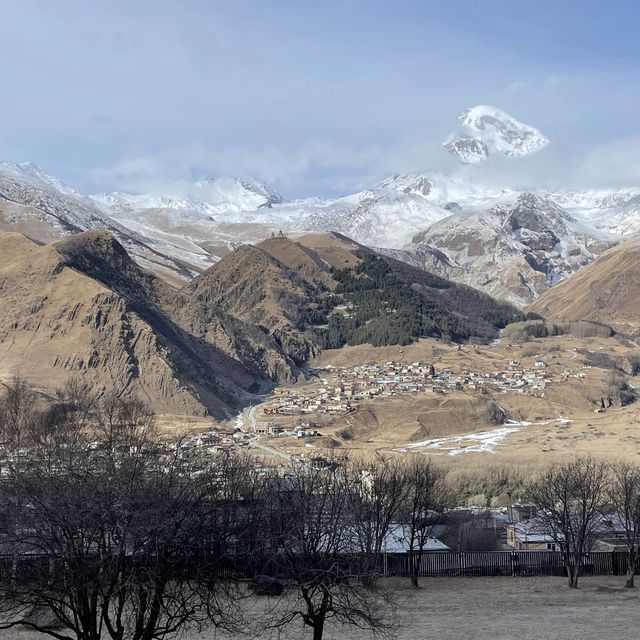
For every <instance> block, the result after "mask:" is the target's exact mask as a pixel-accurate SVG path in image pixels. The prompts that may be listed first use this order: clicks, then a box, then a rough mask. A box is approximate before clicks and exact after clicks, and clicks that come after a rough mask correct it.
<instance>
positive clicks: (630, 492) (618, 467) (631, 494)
mask: <svg viewBox="0 0 640 640" xmlns="http://www.w3.org/2000/svg"><path fill="white" fill-rule="evenodd" d="M608 498H609V503H610V505H611V507H612V508H613V510H614V511H615V514H613V516H612V517H613V518H614V520H613V522H615V523H618V522H619V524H620V525H621V527H622V529H623V531H624V542H625V545H626V547H627V554H628V563H627V576H626V581H625V585H624V586H625V587H628V588H632V587H633V586H634V579H635V575H636V570H637V567H638V561H639V560H640V468H638V466H636V465H634V464H631V463H629V462H618V463H616V464H614V465H612V467H611V480H610V484H609V491H608Z"/></svg>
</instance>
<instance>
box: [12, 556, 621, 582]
mask: <svg viewBox="0 0 640 640" xmlns="http://www.w3.org/2000/svg"><path fill="white" fill-rule="evenodd" d="M212 560H213V559H208V562H207V563H206V566H209V567H211V570H212V571H213V572H215V573H217V574H218V575H219V576H220V577H225V578H228V579H246V578H252V577H253V576H255V575H257V574H261V573H264V574H267V575H272V576H277V577H281V578H286V577H287V575H286V574H287V573H289V572H290V569H289V568H288V567H287V566H286V565H283V564H282V563H280V562H278V560H277V559H275V558H273V557H271V558H269V557H264V556H263V557H256V556H255V555H247V556H227V557H225V558H218V559H215V560H213V561H212ZM322 560H323V558H322V557H319V558H316V559H315V560H314V559H312V558H309V559H307V561H308V562H309V563H310V564H309V566H307V569H309V570H317V569H320V568H321V567H319V566H318V565H317V564H316V563H319V564H320V565H322V564H323V562H322ZM326 560H327V561H328V560H329V559H326ZM330 561H331V564H332V565H335V563H336V562H338V563H339V564H340V565H341V566H342V568H343V569H344V570H345V571H346V572H347V573H352V575H358V573H359V571H360V569H361V564H362V561H363V558H362V557H360V556H358V555H356V554H354V555H347V556H344V557H341V558H339V559H338V558H335V557H332V558H331V559H330ZM417 561H418V558H417V557H416V556H413V557H410V556H408V555H407V554H400V553H398V554H393V553H384V554H382V555H381V556H379V557H378V558H377V559H376V558H375V557H373V558H372V557H370V556H369V557H367V559H366V563H367V566H368V567H369V569H372V570H374V571H375V572H376V573H378V574H379V575H383V576H409V575H410V574H411V566H412V563H415V562H417ZM60 562H62V560H60V559H55V560H54V559H50V558H48V557H46V556H44V555H42V556H38V555H31V556H30V555H22V556H0V580H6V579H16V578H17V579H20V578H28V577H29V576H35V575H43V574H52V573H55V572H56V567H57V566H58V564H59V563H60ZM203 564H205V563H203ZM627 566H628V555H627V553H626V552H623V551H614V552H606V551H597V552H592V553H588V554H585V555H584V557H583V558H582V560H581V573H582V575H598V576H601V575H614V576H615V575H624V574H625V573H626V571H627ZM350 568H352V571H350V570H349V569H350ZM418 575H419V576H421V577H438V576H450V577H454V576H487V577H488V576H562V575H565V567H564V560H563V557H562V554H561V553H560V552H558V551H462V552H453V551H446V552H424V553H423V554H422V555H421V557H420V558H419V566H418Z"/></svg>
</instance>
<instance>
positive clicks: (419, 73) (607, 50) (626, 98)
mask: <svg viewBox="0 0 640 640" xmlns="http://www.w3.org/2000/svg"><path fill="white" fill-rule="evenodd" d="M639 19H640V5H638V4H637V3H635V2H629V1H617V2H616V1H613V2H611V1H610V2H596V1H592V0H581V2H576V1H575V0H573V1H569V0H564V1H563V0H559V1H558V0H556V2H546V1H544V0H543V1H537V2H533V1H530V2H525V1H523V0H511V1H509V2H507V1H503V0H494V1H491V2H489V1H485V0H475V1H473V2H472V1H467V0H454V1H451V0H450V1H449V2H445V1H442V2H431V1H428V0H423V1H422V2H420V1H413V0H406V1H403V0H395V1H390V0H388V1H386V2H382V1H378V0H369V1H364V0H340V1H332V0H324V1H322V2H320V1H315V2H311V1H306V0H289V1H285V0H233V1H228V2H227V1H216V0H208V1H206V0H182V1H178V0H176V1H169V0H154V1H147V0H128V1H126V2H125V1H121V0H111V1H110V2H101V3H98V2H86V1H84V2H76V1H75V0H59V1H58V2H49V1H46V0H3V2H2V6H1V8H0V20H1V23H2V25H3V29H2V37H0V78H1V84H0V98H1V99H0V116H1V122H2V123H3V125H4V126H3V128H2V131H3V133H2V135H0V156H1V157H2V158H3V159H7V160H15V161H24V160H33V161H35V162H37V163H38V164H40V165H41V166H43V167H44V168H45V169H47V170H48V171H50V172H51V173H54V174H56V175H59V176H60V177H62V178H63V179H65V180H66V181H67V182H69V183H71V184H72V185H74V186H77V187H79V188H80V189H83V190H86V191H104V190H114V189H121V190H131V191H146V190H151V191H162V190H163V189H165V188H166V185H169V184H171V182H173V181H175V180H185V179H192V178H201V177H205V176H216V175H254V176H256V177H259V178H261V179H263V180H265V181H267V182H269V183H271V184H273V185H274V186H275V187H276V188H279V189H281V190H282V191H283V192H284V193H285V194H287V195H291V196H302V195H310V194H321V195H331V194H338V193H345V192H348V191H351V190H353V189H356V188H359V187H362V186H366V185H369V184H371V183H372V182H375V181H376V180H378V179H380V178H382V177H384V176H386V175H389V174H392V173H397V172H405V171H412V170H416V171H433V170H439V171H451V170H454V169H455V163H454V161H453V159H452V158H449V157H447V155H446V154H445V153H444V152H443V151H442V150H441V148H440V145H441V143H442V141H443V139H444V138H445V137H446V135H447V134H448V133H449V132H450V131H451V130H452V129H454V128H455V125H456V116H457V114H458V113H460V112H461V111H462V110H463V109H465V108H467V107H470V106H473V105H475V104H492V105H495V106H497V107H499V108H502V109H504V110H506V111H507V112H509V113H511V114H512V115H514V116H515V117H517V118H518V119H520V120H522V121H524V122H526V123H528V124H532V125H534V126H536V127H538V128H539V129H540V130H541V131H542V132H543V133H544V134H545V135H546V136H547V137H549V138H550V139H551V141H552V144H551V145H549V147H548V148H547V149H545V150H544V151H542V152H541V153H540V154H537V156H533V157H531V158H528V159H525V160H522V161H513V162H511V163H509V164H505V163H504V162H502V163H500V162H494V163H487V166H484V167H482V168H481V169H479V170H478V171H479V172H480V174H481V175H482V176H483V178H484V179H489V178H491V177H493V178H494V179H496V180H498V179H501V180H506V179H508V180H510V181H511V182H514V183H527V182H530V183H536V184H543V185H545V186H546V185H550V186H608V185H611V186H623V185H639V184H640V118H638V117H637V113H638V104H639V99H640V73H639V71H640V64H639V63H640V45H639V39H638V37H637V33H636V30H637V25H638V22H639ZM528 186H533V184H531V185H528Z"/></svg>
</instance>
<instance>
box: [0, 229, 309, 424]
mask: <svg viewBox="0 0 640 640" xmlns="http://www.w3.org/2000/svg"><path fill="white" fill-rule="evenodd" d="M208 277H210V278H212V277H214V276H212V275H211V274H208ZM198 284H199V286H200V287H202V286H203V285H202V283H198ZM194 286H198V285H196V283H195V282H194ZM200 290H201V291H202V289H200ZM185 294H187V297H190V296H189V295H188V292H184V293H183V292H179V291H176V290H175V289H173V288H172V287H170V286H168V285H167V284H166V283H164V282H163V281H162V280H160V279H159V278H158V277H156V276H154V275H153V274H151V273H149V272H147V271H145V270H143V269H141V268H140V267H139V266H138V265H137V264H136V263H135V262H133V260H131V259H130V258H129V256H128V254H127V252H126V251H125V249H124V248H123V247H122V245H121V244H120V243H119V242H118V241H117V240H116V239H115V238H114V237H113V236H112V235H111V234H109V233H106V232H103V231H94V232H85V233H82V234H78V235H74V236H71V237H69V238H66V239H64V240H60V241H57V242H54V243H50V244H47V245H44V246H40V245H37V244H35V243H33V242H32V241H30V240H28V239H27V238H25V237H24V236H22V235H19V234H15V233H1V234H0V303H1V304H2V306H3V309H4V310H5V311H4V312H3V314H2V317H1V318H0V362H2V371H0V374H2V375H12V374H16V373H19V374H20V375H24V376H26V377H28V378H29V379H30V380H32V381H33V382H34V383H36V384H38V385H40V386H42V387H44V388H45V389H52V388H54V387H55V386H56V385H59V384H60V383H61V382H63V381H64V379H65V378H69V377H72V376H74V375H79V374H80V375H82V376H83V379H85V380H86V381H87V382H89V383H91V384H92V385H94V386H96V387H98V388H115V389H117V390H118V391H120V392H122V393H125V394H127V393H131V394H135V395H138V396H140V397H143V398H146V399H148V400H149V401H150V402H151V404H152V406H153V407H154V408H155V409H156V410H157V411H159V412H163V413H191V414H204V413H210V414H212V415H215V416H217V417H229V416H231V415H233V414H234V412H235V411H236V410H237V408H238V407H239V406H242V405H243V404H246V402H247V401H248V400H250V398H251V397H252V394H253V393H255V392H257V391H259V390H260V388H261V387H262V386H264V384H266V383H268V382H269V381H271V382H273V381H276V380H284V379H290V378H291V377H293V376H294V375H296V373H297V367H296V364H295V362H294V360H293V358H292V357H290V356H289V355H287V353H286V352H285V351H286V349H285V348H283V347H282V345H281V344H280V343H279V342H278V341H277V339H276V338H275V337H274V336H272V335H270V334H269V332H268V331H267V330H265V329H264V328H263V327H262V326H259V325H257V324H255V323H251V322H247V321H245V320H243V319H242V318H240V317H236V316H234V315H233V314H232V313H227V312H225V311H224V309H222V308H221V306H220V305H214V304H212V303H211V301H210V300H208V299H207V298H206V297H205V296H203V297H200V298H199V297H198V296H195V299H193V300H191V301H190V302H189V304H188V305H185ZM196 329H197V330H196Z"/></svg>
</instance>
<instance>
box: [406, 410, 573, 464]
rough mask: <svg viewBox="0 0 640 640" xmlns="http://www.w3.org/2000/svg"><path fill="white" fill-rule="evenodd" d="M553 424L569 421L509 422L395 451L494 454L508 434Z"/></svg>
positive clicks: (411, 445) (562, 419)
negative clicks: (490, 428)
mask: <svg viewBox="0 0 640 640" xmlns="http://www.w3.org/2000/svg"><path fill="white" fill-rule="evenodd" d="M554 422H557V423H559V424H568V423H570V422H571V420H569V419H568V418H557V419H555V420H547V421H545V422H526V421H516V420H509V421H507V423H506V425H505V426H502V427H499V428H497V429H492V430H490V431H476V432H475V433H468V434H465V435H462V436H447V437H444V438H433V439H431V440H423V441H422V442H412V443H411V444H407V445H405V446H403V447H400V448H398V449H396V451H399V452H402V453H408V452H409V451H414V452H423V453H427V452H429V453H442V454H446V455H450V456H457V455H458V454H461V453H495V449H496V447H497V446H498V445H499V444H501V443H502V442H503V441H504V440H505V438H506V437H507V436H509V435H510V434H512V433H517V432H518V431H521V430H522V429H524V428H525V427H529V426H531V425H546V424H552V423H554Z"/></svg>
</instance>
